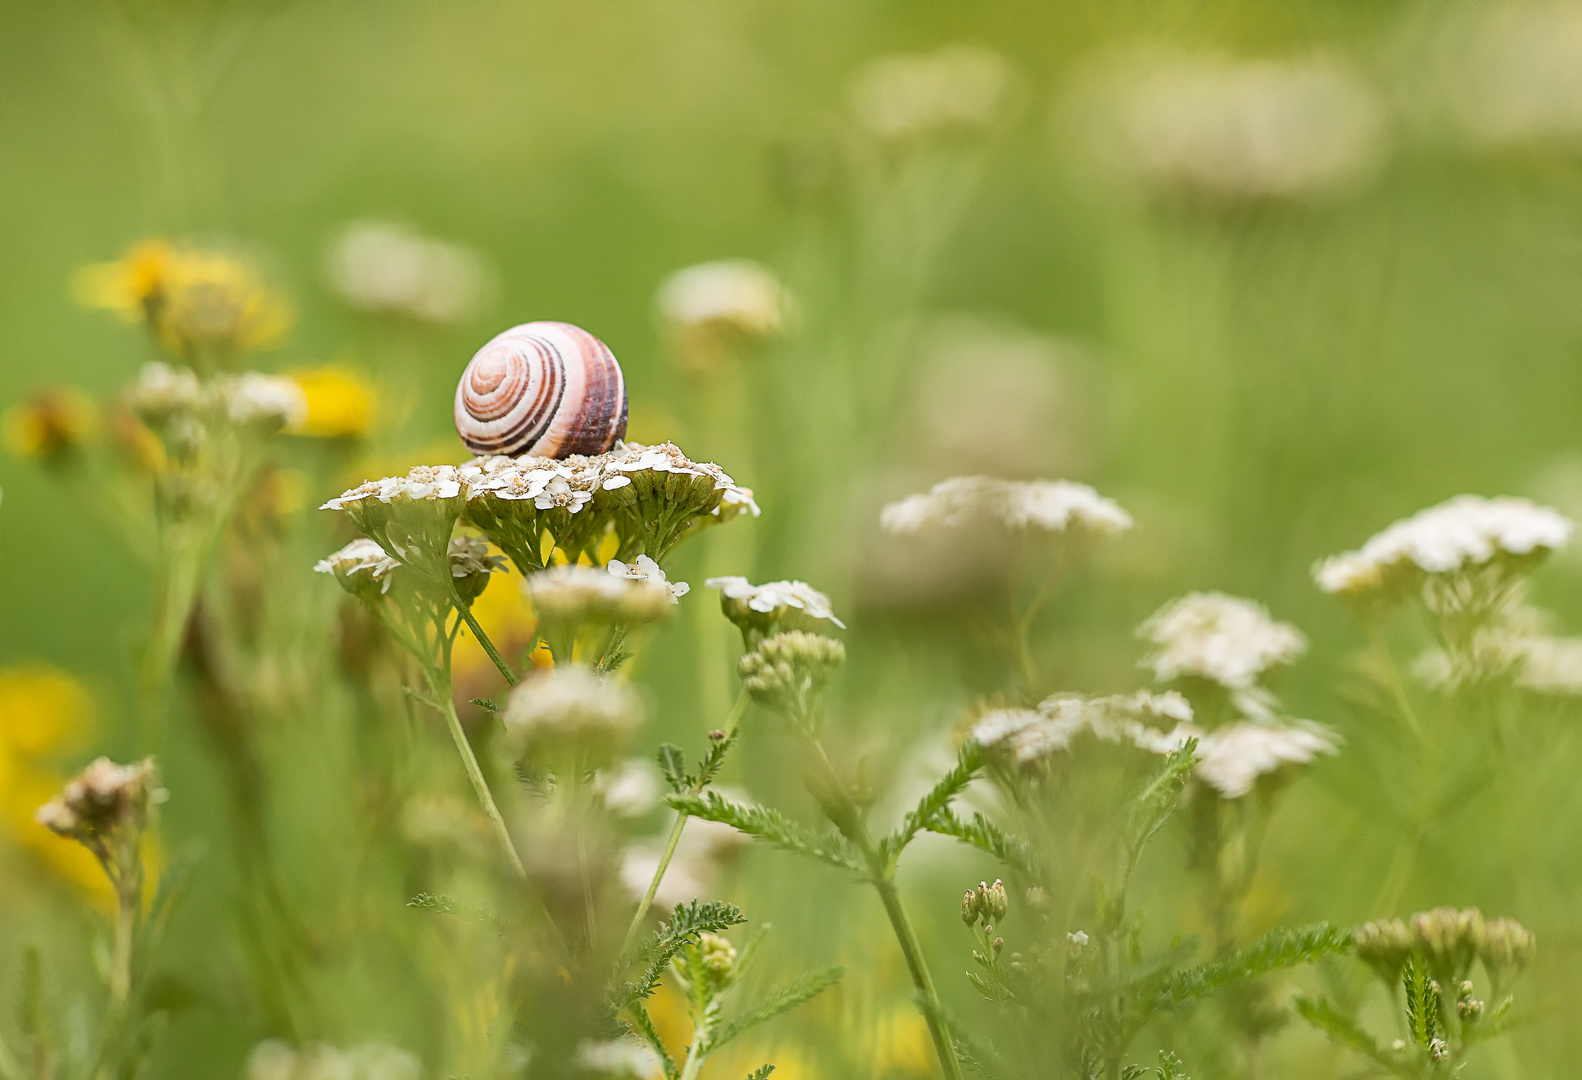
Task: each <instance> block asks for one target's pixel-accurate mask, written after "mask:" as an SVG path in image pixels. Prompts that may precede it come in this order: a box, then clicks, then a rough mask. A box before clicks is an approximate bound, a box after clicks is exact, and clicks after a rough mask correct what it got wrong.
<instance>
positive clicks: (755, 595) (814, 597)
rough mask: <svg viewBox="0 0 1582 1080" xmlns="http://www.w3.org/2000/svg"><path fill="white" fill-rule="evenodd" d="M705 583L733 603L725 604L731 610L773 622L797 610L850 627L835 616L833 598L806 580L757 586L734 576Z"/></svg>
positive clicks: (724, 599)
mask: <svg viewBox="0 0 1582 1080" xmlns="http://www.w3.org/2000/svg"><path fill="white" fill-rule="evenodd" d="M704 584H705V585H707V586H708V587H709V588H711V589H719V590H720V596H721V600H722V601H729V602H731V603H724V604H723V605H722V606H724V607H726V608H727V609H731V608H733V607H736V606H740V607H745V608H746V609H747V610H748V611H753V612H757V613H758V614H760V615H764V616H768V617H769V620H770V621H774V620H777V619H780V618H782V617H784V616H785V615H786V614H788V613H789V612H791V611H795V612H798V613H800V614H803V615H806V616H807V617H809V618H813V619H828V620H829V621H830V622H832V623H834V624H835V625H836V626H838V627H840V628H841V629H842V630H844V629H846V624H845V623H843V622H841V621H840V620H839V619H837V618H836V617H835V612H834V610H833V609H832V608H831V607H830V603H829V597H827V596H825V595H824V594H823V593H821V592H819V591H818V590H817V589H815V588H814V587H813V586H811V585H809V584H808V583H807V582H805V581H770V582H766V583H764V584H763V585H754V584H753V583H752V582H750V581H748V580H747V579H746V578H744V577H735V576H732V577H712V578H709V579H708V580H707V581H705V582H704ZM727 613H729V610H728V611H727Z"/></svg>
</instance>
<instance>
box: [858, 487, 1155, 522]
mask: <svg viewBox="0 0 1582 1080" xmlns="http://www.w3.org/2000/svg"><path fill="white" fill-rule="evenodd" d="M879 524H880V526H881V527H882V528H883V529H884V530H885V531H886V532H890V533H895V534H897V535H907V534H912V533H918V532H922V531H924V530H927V529H960V528H965V527H982V526H985V525H993V524H998V525H1001V526H1004V527H1006V528H1011V529H1042V530H1044V531H1046V532H1051V533H1066V532H1078V531H1083V532H1091V533H1097V534H1100V535H1112V534H1115V533H1120V532H1125V531H1126V530H1127V529H1130V528H1131V527H1132V519H1131V515H1129V514H1127V513H1126V511H1124V510H1122V509H1121V508H1120V506H1119V504H1117V503H1116V502H1114V501H1113V500H1111V499H1106V498H1104V497H1103V496H1102V495H1100V494H1099V493H1098V492H1096V491H1094V490H1093V489H1092V488H1090V487H1088V485H1086V484H1075V483H1072V482H1071V481H1069V480H1002V479H1000V478H998V477H993V476H957V477H952V478H951V479H949V480H941V481H940V482H939V483H937V484H935V485H934V486H933V487H932V488H930V489H929V490H928V491H927V492H926V493H924V494H921V495H908V496H907V497H906V498H904V499H902V500H901V501H900V502H894V503H891V504H889V505H888V506H886V507H885V508H884V510H883V511H881V512H880V515H879Z"/></svg>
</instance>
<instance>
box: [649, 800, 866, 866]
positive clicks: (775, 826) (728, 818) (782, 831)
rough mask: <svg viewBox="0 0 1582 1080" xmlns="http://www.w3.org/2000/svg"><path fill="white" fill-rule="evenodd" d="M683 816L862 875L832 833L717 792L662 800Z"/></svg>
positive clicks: (847, 847) (853, 855)
mask: <svg viewBox="0 0 1582 1080" xmlns="http://www.w3.org/2000/svg"><path fill="white" fill-rule="evenodd" d="M665 801H666V802H667V803H669V804H670V805H671V806H672V807H674V808H675V809H677V810H679V811H681V812H682V813H684V814H690V815H692V816H693V817H700V818H704V819H705V820H708V821H718V822H720V823H722V824H725V825H729V826H731V827H732V828H733V829H736V830H737V831H738V832H744V833H746V834H747V835H748V836H751V837H754V838H755V839H758V840H762V841H764V842H765V843H768V844H773V845H774V846H776V847H778V848H781V849H783V850H785V851H791V852H795V853H796V854H798V855H805V856H807V857H808V858H810V859H817V860H819V861H820V862H824V863H828V864H829V865H831V866H835V867H839V868H840V869H842V870H850V871H853V872H854V873H859V874H860V873H863V872H864V867H863V863H862V859H861V856H859V855H858V853H857V851H856V849H855V848H853V847H852V846H851V844H850V843H849V842H848V841H847V840H846V839H845V838H844V837H841V836H839V835H836V834H834V833H822V834H821V833H816V832H814V831H813V830H812V829H809V828H808V827H806V826H805V825H799V824H797V823H796V822H794V821H792V820H791V819H789V818H787V817H786V816H785V815H784V814H781V813H780V812H779V811H778V810H771V809H770V808H768V807H765V806H743V805H742V804H740V803H733V802H731V801H729V800H727V799H724V798H721V797H720V795H719V793H718V792H714V791H706V792H704V793H703V794H702V795H671V796H669V797H668V798H667V799H666V800H665Z"/></svg>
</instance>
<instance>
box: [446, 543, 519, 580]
mask: <svg viewBox="0 0 1582 1080" xmlns="http://www.w3.org/2000/svg"><path fill="white" fill-rule="evenodd" d="M446 554H447V555H448V556H449V558H450V576H451V577H453V578H467V577H473V576H474V575H477V574H494V573H499V572H501V571H503V570H504V569H505V559H504V557H503V556H500V555H490V554H489V542H488V541H487V540H480V539H479V538H478V537H476V536H453V537H451V539H450V545H449V547H448V549H447V551H446Z"/></svg>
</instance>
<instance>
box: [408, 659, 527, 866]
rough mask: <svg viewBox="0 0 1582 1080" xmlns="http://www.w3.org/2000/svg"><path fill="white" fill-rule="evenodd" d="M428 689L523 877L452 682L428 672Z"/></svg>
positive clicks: (480, 800) (503, 844)
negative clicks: (464, 727)
mask: <svg viewBox="0 0 1582 1080" xmlns="http://www.w3.org/2000/svg"><path fill="white" fill-rule="evenodd" d="M429 688H430V689H431V690H432V691H433V694H434V698H435V700H436V702H437V703H438V705H439V707H440V711H441V712H442V713H444V714H445V726H446V727H448V728H449V729H450V738H451V741H452V742H454V743H455V744H456V752H457V753H458V754H460V755H461V763H462V766H463V767H464V768H465V769H466V770H467V779H468V780H471V781H472V790H473V791H474V792H476V793H477V795H478V803H479V805H480V806H482V807H483V812H484V814H485V815H486V816H487V817H488V818H489V824H491V825H493V826H494V835H495V836H496V838H498V839H499V841H500V847H501V848H502V849H503V850H504V851H505V854H506V858H507V859H509V860H510V863H511V865H512V866H514V867H515V868H516V872H517V873H518V874H520V875H522V876H523V877H526V876H527V870H526V869H525V868H524V867H523V866H522V858H521V856H519V855H518V854H517V853H516V845H515V844H513V843H512V842H511V833H510V831H509V830H507V829H506V827H505V819H504V818H503V817H501V816H500V808H499V807H498V806H496V805H495V802H494V795H493V794H492V793H491V792H490V791H489V782H488V781H487V780H485V779H484V778H483V770H482V769H481V768H479V767H478V757H477V755H476V754H474V753H473V752H472V744H471V743H469V742H468V741H467V733H466V732H464V731H462V729H461V720H460V718H459V717H457V715H456V704H455V702H453V701H452V700H451V690H450V679H449V678H448V677H447V676H446V675H445V674H444V673H443V672H439V671H430V672H429Z"/></svg>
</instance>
